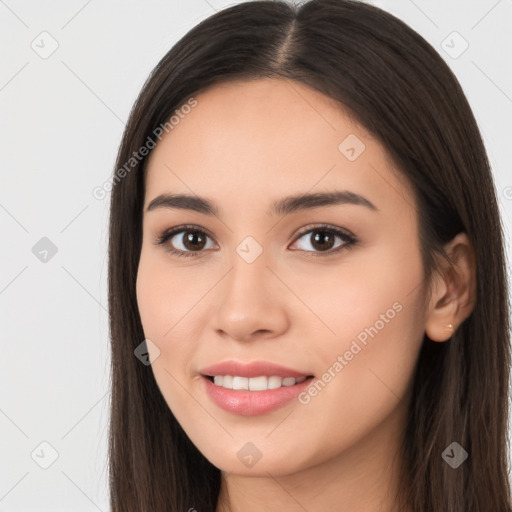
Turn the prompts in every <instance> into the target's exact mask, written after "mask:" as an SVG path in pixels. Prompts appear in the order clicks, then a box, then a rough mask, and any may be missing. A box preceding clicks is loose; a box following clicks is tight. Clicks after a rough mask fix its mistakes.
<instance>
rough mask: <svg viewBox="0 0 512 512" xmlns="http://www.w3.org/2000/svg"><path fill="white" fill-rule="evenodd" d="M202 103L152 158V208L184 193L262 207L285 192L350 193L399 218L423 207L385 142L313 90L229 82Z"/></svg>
mask: <svg viewBox="0 0 512 512" xmlns="http://www.w3.org/2000/svg"><path fill="white" fill-rule="evenodd" d="M195 99H196V101H197V104H196V105H195V106H194V107H192V108H190V109H189V110H187V112H188V113H187V114H182V115H181V116H180V119H179V122H178V123H177V124H175V125H174V127H173V128H172V129H171V130H170V131H169V133H167V134H165V135H164V136H163V138H162V139H161V141H160V142H158V144H157V146H156V148H155V149H154V150H153V151H152V153H151V155H150V159H149V162H148V166H147V181H146V201H145V206H147V205H148V203H149V201H151V199H152V198H154V197H155V196H156V195H158V194H161V193H163V192H169V193H170V192H176V193H178V192H179V193H188V194H198V195H201V196H208V197H213V198H215V199H216V202H217V201H218V202H219V203H222V204H228V205H229V204H231V205H232V206H233V207H234V208H235V207H236V208H238V210H239V211H240V208H244V209H251V208H252V207H254V208H257V209H258V210H261V209H262V208H265V209H267V207H268V204H270V202H273V200H275V199H278V198H280V197H283V196H285V195H293V194H297V193H305V192H307V191H310V192H316V191H318V192H320V191H327V190H334V189H336V190H339V189H340V188H343V189H347V190H350V191H351V192H354V193H358V194H361V195H365V196H366V197H368V198H369V199H370V200H371V202H373V203H374V204H377V205H378V206H379V208H381V207H384V208H386V207H387V208H388V209H389V208H392V209H393V211H395V212H397V211H399V210H401V209H403V208H407V207H409V208H411V207H412V206H413V199H412V190H411V189H410V187H409V185H408V183H407V181H406V179H405V178H404V177H403V176H402V175H401V173H400V172H398V170H396V169H395V167H394V165H393V162H392V160H391V159H390V158H389V155H388V153H387V152H386V150H385V148H384V147H383V146H382V145H381V144H380V143H379V142H378V140H377V139H375V138H374V137H373V136H372V135H371V134H370V133H368V131H367V130H366V129H364V128H363V127H362V126H360V125H359V124H358V123H357V122H356V121H355V120H354V119H353V118H352V117H351V116H350V115H349V113H348V112H347V111H346V110H344V109H343V108H342V106H341V105H340V104H339V103H338V102H336V101H335V100H333V99H332V98H329V97H327V96H325V95H323V94H321V93H320V92H318V91H316V90H314V89H312V88H310V87H308V86H306V85H304V84H301V83H298V82H295V81H290V80H284V79H260V80H255V81H244V82H229V83H223V84H217V85H215V86H213V87H211V88H210V89H207V90H206V91H203V92H201V93H200V94H198V95H197V96H195ZM262 199H265V201H266V202H265V204H262ZM404 202H405V203H406V204H400V203H404ZM407 203H408V204H407Z"/></svg>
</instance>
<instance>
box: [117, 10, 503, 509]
mask: <svg viewBox="0 0 512 512" xmlns="http://www.w3.org/2000/svg"><path fill="white" fill-rule="evenodd" d="M264 77H277V78H279V77H285V78H288V79H293V80H297V81H299V82H302V83H304V84H307V85H309V86H311V87H313V88H315V89H316V90H318V91H320V92H322V93H324V94H325V95H327V96H329V97H331V98H334V99H335V100H338V101H339V102H340V106H341V105H342V106H343V107H344V108H345V109H347V110H348V112H350V113H351V115H353V116H354V118H355V119H356V120H357V121H358V122H359V123H360V124H361V125H362V126H364V127H365V128H366V129H368V130H369V131H370V132H371V133H372V134H373V135H374V136H375V137H377V139H378V140H379V141H380V142H381V143H382V144H383V146H384V147H385V148H386V149H387V150H388V152H389V154H390V155H391V157H392V158H393V160H394V162H395V163H396V165H397V167H398V168H399V169H400V171H401V172H402V173H403V174H404V175H405V176H406V177H407V178H408V180H409V182H410V184H411V185H412V187H413V190H414V192H415V195H416V200H417V208H418V215H419V219H420V233H419V236H420V242H421V247H422V254H423V261H424V267H425V275H426V276H427V277H428V276H430V275H431V272H432V271H433V270H434V268H435V258H434V255H435V254H436V253H439V252H441V253H442V245H443V244H444V243H446V242H448V241H449V240H451V239H452V238H453V237H454V236H455V235H456V234H457V233H459V232H461V231H464V232H466V233H467V235H468V236H469V238H470V240H471V242H472V243H473V245H474V248H475V252H476V267H477V268H476V275H477V283H476V288H477V301H476V305H475V307H474V310H473V312H472V314H471V315H470V316H469V317H468V318H467V319H466V320H465V321H464V322H463V323H462V324H461V325H460V327H459V328H458V330H457V331H456V332H455V334H454V335H453V336H452V338H451V339H450V340H449V341H448V342H446V343H434V342H432V341H431V340H429V339H428V338H427V336H426V335H425V339H424V342H423V346H422V349H421V352H420V357H419V359H418V363H417V369H416V373H415V375H414V384H413V393H412V399H411V404H410V409H409V410H410V413H409V419H408V424H407V429H406V435H405V436H404V444H403V454H404V455H403V462H402V464H403V468H402V472H403V475H402V478H401V482H402V485H403V488H402V489H401V490H400V500H401V501H403V503H404V504H405V505H406V506H407V507H409V508H410V509H412V510H414V511H415V512H433V511H435V512H448V511H449V512H471V511H474V512H477V511H478V512H482V511H493V512H498V511H499V512H504V511H510V510H511V506H510V496H509V483H508V475H507V470H508V468H507V449H508V446H507V438H506V432H507V422H508V409H507V408H508V389H509V388H508V386H509V367H510V351H509V316H508V314H509V305H508V293H507V282H506V279H507V276H506V271H505V263H504V261H505V258H504V249H503V241H502V238H503V235H502V228H501V224H500V218H499V211H498V207H497V200H496V195H495V189H494V183H493V179H492V175H491V171H490V166H489V162H488V158H487V155H486V151H485V148H484V145H483V142H482V138H481V135H480V132H479V129H478V127H477V123H476V121H475V118H474V116H473V114H472V111H471V109H470V106H469V104H468V102H467V100H466V98H465V95H464V93H463V91H462V89H461V87H460V85H459V83H458V81H457V79H456V77H455V76H454V74H453V73H452V72H451V70H450V68H449V67H448V66H447V65H446V64H445V62H444V61H443V59H442V58H441V57H440V56H439V55H438V54H437V53H436V51H435V50H434V49H433V48H432V47H431V46H430V45H429V44H428V43H427V42H426V41H425V40H424V39H423V38H422V37H421V36H420V35H418V34H417V33H416V32H414V31H413V30H411V29H410V28H409V27H408V26H407V25H406V24H405V23H403V22H402V21H400V20H398V19H397V18H395V17H394V16H392V15H390V14H388V13H386V12H385V11H382V10H380V9H378V8H376V7H373V6H370V5H367V4H364V3H361V2H358V1H353V0H312V1H309V2H306V3H304V4H303V5H301V6H297V5H293V4H288V3H285V2H283V1H252V2H246V3H241V4H238V5H235V6H232V7H229V8H226V9H224V10H221V11H219V12H217V13H215V14H214V15H212V16H210V17H209V18H207V19H205V20H204V21H202V22H201V23H199V24H198V25H197V26H195V27H194V28H193V29H192V30H190V31H189V32H188V33H187V34H186V35H185V36H184V37H183V38H182V39H181V40H180V41H178V42H177V43H176V44H175V45H174V47H173V48H172V49H171V50H170V51H169V52H168V53H167V54H166V55H165V56H164V57H163V58H162V60H161V61H160V62H159V63H158V65H157V66H156V68H155V69H154V70H153V72H152V73H151V75H150V76H149V78H148V80H147V81H146V83H145V85H144V87H143V89H142V91H141V93H140V95H139V97H138V99H137V101H136V103H135V105H134V107H133V109H132V111H131V114H130V118H129V120H128V123H127V125H126V129H125V132H124V136H123V140H122V143H121V146H120V149H119V153H118V157H117V162H116V175H115V177H116V179H115V181H114V183H113V188H112V195H111V211H110V241H109V271H108V272H109V280H108V284H109V313H110V331H111V332H110V334H111V340H112V358H111V361H112V370H111V371H112V374H111V378H112V383H111V384H112V394H111V418H110V426H109V427H110V437H109V470H110V495H111V509H112V512H164V511H165V512H169V511H186V510H189V509H196V510H198V511H199V512H201V511H214V510H215V508H216V503H217V498H218V494H219V489H220V470H219V469H218V468H216V467H215V466H213V465H212V464H211V463H210V462H209V461H208V460H207V459H206V458H205V457H204V456H203V455H202V454H201V453H200V452H199V451H198V450H197V448H196V447H195V446H194V445H193V444H192V442H191V441H190V440H189V438H188V437H187V435H186V434H185V432H184V431H183V430H182V428H181V427H180V425H179V424H178V422H177V421H176V419H175V417H174V416H173V414H172V412H171V411H170V410H169V407H168V406H167V404H166V402H165V401H164V399H163V397H162V395H161V393H160V391H159V388H158V387H157V384H156V381H155V379H154V376H153V372H152V370H151V367H150V366H146V365H144V364H141V362H140V361H139V360H138V359H137V358H136V357H135V356H134V350H135V349H136V348H137V347H138V346H139V345H140V344H141V342H142V341H143V340H144V333H143V329H142V325H141V321H140V317H139V312H138V307H137V300H136V293H135V282H136V275H137V267H138V261H139V256H140V251H141V244H142V206H143V201H144V171H145V163H146V161H147V158H146V157H145V158H141V159H139V160H137V162H135V163H134V161H131V164H130V165H131V167H128V168H127V167H126V163H127V162H128V161H130V158H132V156H133V152H136V151H138V150H139V148H141V147H143V146H144V145H146V144H147V143H148V142H147V141H148V137H150V138H153V139H154V133H155V129H156V128H157V127H159V126H162V125H164V124H165V123H166V122H167V121H168V120H169V118H170V117H171V116H172V115H173V114H174V113H175V111H176V110H178V109H179V108H180V106H182V105H183V104H185V103H186V102H187V100H189V99H190V98H191V97H193V95H195V94H197V93H198V92H200V91H202V90H204V89H206V88H207V87H209V86H210V85H212V84H217V83H219V82H222V81H229V80H252V79H258V78H264ZM123 166H124V169H125V172H124V173H122V172H120V171H119V170H120V169H121V168H122V167H123ZM118 171H119V172H118ZM452 442H457V443H459V444H460V445H461V446H462V447H463V448H464V449H465V450H466V452H467V453H468V455H469V456H468V458H467V460H466V461H465V462H464V463H463V464H462V465H460V466H459V467H458V468H457V469H453V468H452V467H450V466H449V465H448V464H447V463H446V462H445V461H444V460H443V458H442V457H441V454H442V452H443V451H444V450H445V449H446V448H447V447H448V446H449V445H450V444H451V443H452Z"/></svg>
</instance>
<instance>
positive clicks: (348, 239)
mask: <svg viewBox="0 0 512 512" xmlns="http://www.w3.org/2000/svg"><path fill="white" fill-rule="evenodd" d="M190 231H191V232H194V233H199V234H202V235H206V236H207V237H209V238H211V237H210V235H209V234H208V233H206V232H205V231H204V230H202V229H200V228H198V227H197V226H194V225H190V224H185V225H183V226H177V227H175V228H172V229H168V230H165V231H164V232H163V233H162V234H160V235H159V236H157V237H156V239H155V244H156V245H164V244H165V243H166V242H167V241H168V240H169V239H171V238H172V237H173V236H174V235H176V234H178V233H182V232H190ZM315 231H323V232H325V231H326V232H328V233H333V234H334V235H335V236H337V237H339V238H341V239H342V240H343V242H345V243H344V244H343V245H340V246H339V247H337V248H336V249H330V250H328V251H303V252H307V253H309V255H311V256H313V257H318V256H319V257H328V256H332V255H334V254H337V253H339V252H340V251H342V250H343V249H349V248H350V247H353V246H354V245H356V244H357V243H358V242H359V241H358V239H357V238H356V237H355V236H354V235H353V234H352V233H350V232H349V231H345V230H341V229H340V228H335V227H332V226H330V225H328V224H318V225H315V226H313V227H311V226H308V227H306V228H304V230H301V231H300V232H299V233H298V234H297V236H296V238H295V240H294V243H295V242H296V241H297V240H298V239H299V238H301V237H302V236H304V235H306V234H308V233H312V232H315ZM164 248H165V250H166V251H167V252H169V253H171V254H173V255H176V256H178V257H183V258H190V257H192V258H197V257H198V256H200V253H201V252H204V251H182V250H180V249H174V248H172V247H170V246H168V245H166V246H165V247H164ZM295 250H300V249H295Z"/></svg>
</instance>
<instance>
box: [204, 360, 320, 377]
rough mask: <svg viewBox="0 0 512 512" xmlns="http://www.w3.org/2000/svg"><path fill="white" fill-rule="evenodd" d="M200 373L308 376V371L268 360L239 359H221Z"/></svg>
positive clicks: (241, 375)
mask: <svg viewBox="0 0 512 512" xmlns="http://www.w3.org/2000/svg"><path fill="white" fill-rule="evenodd" d="M200 373H201V374H202V375H207V376H210V377H214V376H215V375H237V376H240V377H260V376H267V377H272V376H274V375H275V376H278V377H295V378H298V377H308V376H310V375H311V374H310V373H303V372H301V371H299V370H294V369H293V368H287V367H285V366H281V365H279V364H275V363H271V362H270V361H252V362H249V363H242V362H239V361H233V360H231V361H223V362H221V363H217V364H214V365H212V366H208V367H206V368H203V369H202V370H200Z"/></svg>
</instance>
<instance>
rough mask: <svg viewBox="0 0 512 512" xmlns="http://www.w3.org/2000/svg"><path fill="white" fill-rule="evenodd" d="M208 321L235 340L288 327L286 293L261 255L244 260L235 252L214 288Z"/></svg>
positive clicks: (275, 334)
mask: <svg viewBox="0 0 512 512" xmlns="http://www.w3.org/2000/svg"><path fill="white" fill-rule="evenodd" d="M215 300H216V301H217V304H218V306H217V307H216V308H215V310H214V311H215V312H214V314H213V317H212V319H211V321H212V322H213V328H214V330H215V331H216V332H217V334H218V335H220V336H222V337H224V338H232V339H234V340H237V341H250V340H253V339H261V338H264V339H267V338H273V337H278V336H280V335H282V334H283V333H284V332H285V331H286V330H287V329H288V327H289V316H288V314H287V310H286V304H287V303H288V302H289V301H290V293H289V292H287V289H286V287H285V286H284V285H283V283H282V282H281V281H280V280H279V279H278V278H277V277H276V275H275V271H271V270H270V268H269V267H268V266H267V260H266V258H265V257H264V256H263V255H261V256H260V257H259V258H257V259H256V260H255V261H253V262H252V263H247V262H246V261H244V260H243V259H242V258H240V257H239V256H238V255H236V257H235V258H234V259H233V265H232V268H231V269H230V271H229V272H228V274H227V275H226V276H225V277H224V279H223V280H222V282H221V283H219V287H218V290H217V296H216V298H215Z"/></svg>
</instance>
